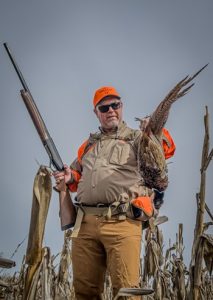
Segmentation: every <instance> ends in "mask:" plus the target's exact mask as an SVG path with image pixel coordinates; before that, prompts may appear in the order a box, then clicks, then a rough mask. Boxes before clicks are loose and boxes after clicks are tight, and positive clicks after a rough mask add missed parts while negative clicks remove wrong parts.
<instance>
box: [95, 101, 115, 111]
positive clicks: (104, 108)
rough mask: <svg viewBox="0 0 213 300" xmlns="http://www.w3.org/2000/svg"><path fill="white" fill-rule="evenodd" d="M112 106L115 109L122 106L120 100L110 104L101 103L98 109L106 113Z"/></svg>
mask: <svg viewBox="0 0 213 300" xmlns="http://www.w3.org/2000/svg"><path fill="white" fill-rule="evenodd" d="M110 107H112V109H113V110H116V109H119V108H120V102H117V103H111V104H109V105H101V106H99V107H98V109H99V111H100V112H101V113H106V112H108V110H109V108H110Z"/></svg>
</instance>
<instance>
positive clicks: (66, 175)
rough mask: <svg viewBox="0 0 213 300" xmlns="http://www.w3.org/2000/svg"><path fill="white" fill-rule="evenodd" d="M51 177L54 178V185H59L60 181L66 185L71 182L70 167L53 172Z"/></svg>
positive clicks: (65, 166)
mask: <svg viewBox="0 0 213 300" xmlns="http://www.w3.org/2000/svg"><path fill="white" fill-rule="evenodd" d="M53 176H54V178H55V181H56V184H59V183H60V182H61V181H62V180H63V181H64V182H65V183H66V184H68V183H71V182H72V172H71V169H70V167H68V166H67V165H64V171H61V172H59V171H55V172H53Z"/></svg>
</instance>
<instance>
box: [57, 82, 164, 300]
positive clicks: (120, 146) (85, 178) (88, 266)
mask: <svg viewBox="0 0 213 300" xmlns="http://www.w3.org/2000/svg"><path fill="white" fill-rule="evenodd" d="M93 105H94V113H95V115H96V116H97V118H98V120H99V122H100V128H99V129H100V131H99V132H98V133H95V134H91V135H90V137H89V139H88V140H86V141H85V142H84V143H83V144H82V146H81V147H80V148H79V150H78V157H77V158H76V160H75V161H74V162H73V163H72V164H71V166H70V167H67V166H65V171H64V172H55V173H54V177H55V179H56V183H59V182H60V180H63V179H64V180H65V182H66V184H67V186H68V187H69V189H70V191H71V192H77V202H78V216H77V221H76V225H75V228H74V234H73V235H74V236H75V237H73V241H72V261H73V282H74V288H75V293H76V298H77V299H78V300H84V299H91V300H92V299H102V298H101V294H102V292H103V289H104V279H105V272H106V269H107V270H108V271H109V273H110V277H111V281H112V287H113V294H114V296H115V295H116V294H117V292H118V290H119V289H120V288H122V287H126V288H128V287H138V286H139V266H140V253H141V233H142V232H141V231H142V223H141V220H142V221H145V220H148V219H149V218H150V217H152V216H153V214H154V213H155V208H154V205H153V198H154V192H153V190H152V189H151V188H148V187H146V186H145V182H146V181H145V180H144V178H142V177H141V174H140V170H139V168H138V161H139V160H140V159H143V157H139V156H143V154H141V153H140V151H139V150H140V145H141V142H142V140H143V134H144V133H143V132H142V131H141V130H133V129H131V128H129V127H128V126H127V125H126V123H125V122H124V121H123V116H122V115H123V103H122V101H121V98H120V95H119V94H118V92H117V91H116V90H115V88H113V87H102V88H100V89H98V90H97V91H96V92H95V95H94V99H93ZM162 149H163V147H162V146H161V150H160V151H161V152H162ZM162 165H163V168H162ZM160 170H161V171H160V172H157V173H156V178H157V179H160V180H161V177H163V178H164V179H165V178H166V180H167V176H166V163H165V158H164V156H163V158H162V159H161V169H160ZM165 176H166V177H165ZM78 231H79V232H78ZM131 299H138V298H137V297H135V298H133V297H132V298H131Z"/></svg>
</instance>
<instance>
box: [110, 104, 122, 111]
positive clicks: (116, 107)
mask: <svg viewBox="0 0 213 300" xmlns="http://www.w3.org/2000/svg"><path fill="white" fill-rule="evenodd" d="M120 105H121V103H120V102H116V103H112V104H111V105H110V106H111V107H112V109H114V110H116V109H119V108H120Z"/></svg>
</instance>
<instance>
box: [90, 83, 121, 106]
mask: <svg viewBox="0 0 213 300" xmlns="http://www.w3.org/2000/svg"><path fill="white" fill-rule="evenodd" d="M107 96H115V97H116V98H118V99H120V98H121V97H120V95H119V94H118V92H117V91H116V89H115V88H114V87H112V86H103V87H101V88H100V89H98V90H96V91H95V95H94V98H93V105H94V107H96V105H97V104H98V103H99V102H100V101H101V100H102V99H103V98H105V97H107Z"/></svg>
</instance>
